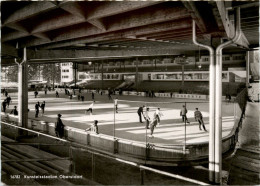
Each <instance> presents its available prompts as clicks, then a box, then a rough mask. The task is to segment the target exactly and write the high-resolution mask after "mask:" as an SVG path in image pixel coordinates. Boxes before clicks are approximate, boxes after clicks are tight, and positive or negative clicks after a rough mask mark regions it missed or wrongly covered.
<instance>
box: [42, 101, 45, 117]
mask: <svg viewBox="0 0 260 186" xmlns="http://www.w3.org/2000/svg"><path fill="white" fill-rule="evenodd" d="M41 109H42V115H43V114H44V109H45V101H43V102H42V104H41Z"/></svg>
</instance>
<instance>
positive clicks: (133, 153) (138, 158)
mask: <svg viewBox="0 0 260 186" xmlns="http://www.w3.org/2000/svg"><path fill="white" fill-rule="evenodd" d="M235 108H236V109H235V113H234V116H235V124H234V126H233V129H232V130H231V132H230V133H229V135H227V136H226V137H224V138H223V139H222V152H223V153H226V152H228V151H230V150H232V149H234V147H235V145H236V142H237V140H238V132H239V127H240V126H241V123H242V120H243V119H242V112H241V109H240V108H239V106H238V104H236V103H235ZM1 114H2V121H6V122H8V123H10V122H13V123H14V124H15V123H16V124H17V122H18V118H17V116H13V115H9V114H3V113H1ZM28 128H29V129H32V130H36V131H40V132H42V133H45V134H48V135H52V136H56V135H55V124H54V123H47V122H45V121H37V120H33V119H28ZM3 134H4V133H3ZM65 137H66V139H68V140H69V141H72V142H76V143H79V144H81V145H85V146H88V147H91V148H94V149H96V150H99V151H100V152H102V153H109V154H113V155H114V156H115V157H119V158H122V159H124V160H128V161H132V162H137V163H142V164H150V165H165V166H167V165H171V166H172V165H180V164H181V165H191V164H197V163H201V162H205V163H206V162H207V161H208V160H207V159H208V149H209V147H208V142H197V143H187V144H186V143H185V144H171V145H167V144H159V143H150V142H147V141H146V142H138V141H133V140H127V139H123V138H118V137H115V136H109V135H104V134H94V133H91V132H88V131H85V130H82V129H77V128H73V127H68V126H66V127H65Z"/></svg>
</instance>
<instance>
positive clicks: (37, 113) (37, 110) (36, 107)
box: [34, 101, 45, 118]
mask: <svg viewBox="0 0 260 186" xmlns="http://www.w3.org/2000/svg"><path fill="white" fill-rule="evenodd" d="M34 107H35V118H38V117H39V112H40V109H41V110H42V116H43V115H44V110H45V101H43V102H42V103H41V104H40V102H39V101H38V102H37V103H36V104H35V106H34Z"/></svg>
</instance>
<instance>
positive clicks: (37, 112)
mask: <svg viewBox="0 0 260 186" xmlns="http://www.w3.org/2000/svg"><path fill="white" fill-rule="evenodd" d="M39 108H40V103H39V102H37V103H36V104H35V117H36V118H38V115H39Z"/></svg>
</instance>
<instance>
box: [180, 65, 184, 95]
mask: <svg viewBox="0 0 260 186" xmlns="http://www.w3.org/2000/svg"><path fill="white" fill-rule="evenodd" d="M181 78H182V79H181V89H182V91H183V89H184V65H181Z"/></svg>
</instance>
